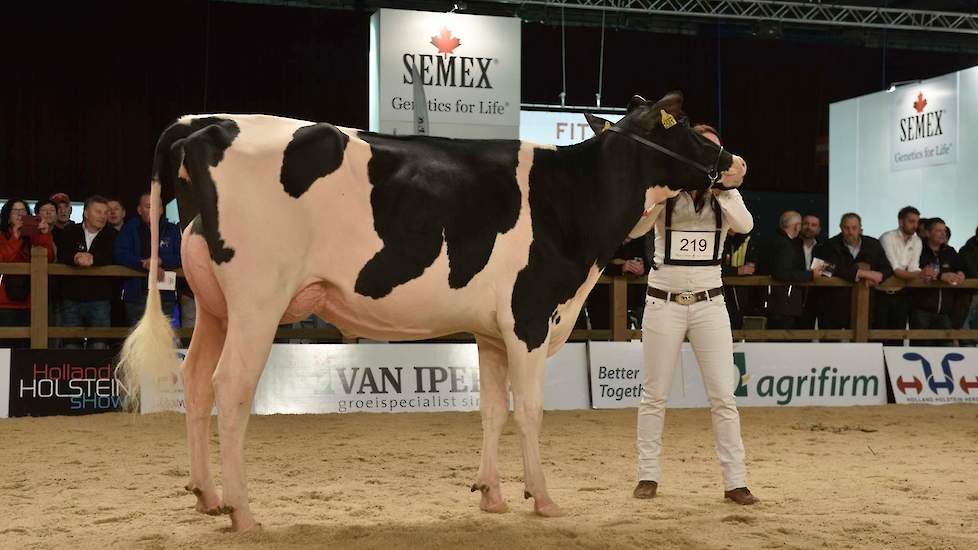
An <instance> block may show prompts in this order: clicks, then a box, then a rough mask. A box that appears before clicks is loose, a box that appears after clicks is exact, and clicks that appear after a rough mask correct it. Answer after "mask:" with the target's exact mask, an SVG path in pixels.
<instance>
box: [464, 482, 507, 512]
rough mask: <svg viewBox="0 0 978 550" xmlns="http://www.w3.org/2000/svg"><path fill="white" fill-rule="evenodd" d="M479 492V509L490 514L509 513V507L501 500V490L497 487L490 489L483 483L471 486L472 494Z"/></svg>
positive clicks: (490, 487)
mask: <svg viewBox="0 0 978 550" xmlns="http://www.w3.org/2000/svg"><path fill="white" fill-rule="evenodd" d="M476 491H480V492H481V493H482V498H481V499H480V500H479V509H480V510H482V511H483V512H489V513H491V514H502V513H505V512H508V511H509V506H507V505H506V501H505V500H503V495H502V490H501V489H500V488H499V486H496V487H492V486H489V485H486V484H483V483H475V484H473V485H472V492H473V493H474V492H476Z"/></svg>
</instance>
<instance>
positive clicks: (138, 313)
mask: <svg viewBox="0 0 978 550" xmlns="http://www.w3.org/2000/svg"><path fill="white" fill-rule="evenodd" d="M123 305H125V306H126V320H128V321H129V326H131V327H134V326H136V323H138V322H139V320H140V319H142V318H143V313H145V312H146V301H145V300H143V301H141V302H123ZM162 305H163V314H164V315H166V316H167V317H170V318H171V319H172V318H173V309H174V307H176V305H177V302H176V300H174V299H172V298H167V297H166V296H164V297H163V301H162Z"/></svg>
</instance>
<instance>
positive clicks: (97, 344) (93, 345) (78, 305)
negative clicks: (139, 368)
mask: <svg viewBox="0 0 978 550" xmlns="http://www.w3.org/2000/svg"><path fill="white" fill-rule="evenodd" d="M64 323H65V326H66V327H108V326H112V314H111V308H110V306H109V301H108V300H95V301H91V302H76V301H74V300H65V301H64ZM81 347H82V346H81V343H80V342H79V341H77V340H75V341H68V340H66V341H65V348H66V349H81ZM86 347H87V348H88V349H109V346H108V344H106V343H105V342H104V341H102V340H97V339H94V338H89V339H88V345H87V346H86Z"/></svg>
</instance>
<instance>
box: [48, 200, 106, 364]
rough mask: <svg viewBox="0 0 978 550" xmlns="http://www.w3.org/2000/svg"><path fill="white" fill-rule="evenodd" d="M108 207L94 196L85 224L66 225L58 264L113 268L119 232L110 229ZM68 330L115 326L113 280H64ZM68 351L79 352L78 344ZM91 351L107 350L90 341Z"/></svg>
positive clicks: (88, 203) (69, 345)
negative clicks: (116, 238)
mask: <svg viewBox="0 0 978 550" xmlns="http://www.w3.org/2000/svg"><path fill="white" fill-rule="evenodd" d="M108 208H109V207H108V204H107V201H106V199H105V198H104V197H100V196H98V195H93V196H91V197H89V198H88V200H86V201H85V210H84V212H83V214H82V216H83V219H84V221H82V223H79V224H72V225H66V226H65V227H64V229H63V230H62V234H61V241H60V242H58V243H57V248H58V262H60V263H63V264H65V265H70V266H75V267H83V268H86V267H93V266H101V265H111V264H112V248H113V245H114V244H115V237H116V235H117V233H118V232H117V231H116V230H115V229H113V228H112V227H108V226H107V225H106V222H107V219H108ZM61 295H62V297H63V298H64V324H65V326H66V327H83V326H89V327H107V326H110V324H111V314H110V309H109V307H110V306H109V302H110V301H111V300H112V280H111V279H109V278H108V277H64V279H63V280H62V282H61ZM65 347H66V348H74V349H78V348H80V347H81V344H79V343H78V342H66V344H65ZM88 348H89V349H106V348H108V345H107V344H106V343H105V342H103V341H100V340H95V339H89V342H88Z"/></svg>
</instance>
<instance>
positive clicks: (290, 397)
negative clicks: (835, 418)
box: [0, 342, 978, 418]
mask: <svg viewBox="0 0 978 550" xmlns="http://www.w3.org/2000/svg"><path fill="white" fill-rule="evenodd" d="M179 353H180V354H183V353H186V351H185V350H181V351H180V352H179ZM680 355H681V360H680V365H679V367H678V369H677V372H676V375H675V378H674V381H673V387H672V393H671V394H670V398H669V407H670V408H700V407H708V406H709V401H708V399H707V395H706V389H705V387H704V386H703V380H702V378H701V376H700V371H699V366H698V365H697V363H696V357H695V354H694V353H693V351H692V349H691V348H690V347H689V344H684V346H683V348H682V350H681V352H680ZM884 357H885V365H884ZM114 360H115V358H114V355H113V353H112V352H110V351H83V350H81V351H72V350H50V351H48V350H26V349H25V350H7V349H0V418H3V417H7V416H47V415H78V414H92V413H99V412H109V411H115V410H119V409H120V408H121V405H122V403H123V400H124V399H125V398H126V397H127V396H128V395H129V388H127V387H125V386H124V385H123V384H122V382H120V381H119V380H118V379H117V378H116V376H115V363H114ZM477 361H478V352H477V350H476V347H475V344H443V343H435V344H430V343H422V344H324V345H315V344H312V345H309V344H276V345H274V346H272V353H271V355H270V356H269V360H268V364H267V365H266V368H265V371H264V373H263V374H262V378H261V380H260V382H259V384H258V389H257V391H256V393H255V402H254V405H253V408H252V411H253V412H254V413H255V414H319V413H350V412H374V413H385V412H435V411H475V410H478V409H479V370H478V363H477ZM887 369H888V370H889V377H887V375H886V371H887ZM643 370H644V369H643V360H642V345H641V342H593V343H590V344H581V343H569V344H567V345H565V346H564V347H563V348H562V349H561V351H560V352H559V353H558V354H557V355H555V356H554V357H551V358H550V359H549V360H548V361H547V367H546V382H545V388H544V408H545V409H547V410H561V409H565V410H566V409H572V410H573V409H587V408H595V409H613V408H627V407H635V406H637V405H638V402H639V399H640V397H641V382H642V378H643V374H642V373H643ZM730 378H731V384H733V385H735V388H736V390H735V395H736V398H737V404H738V405H739V406H741V407H753V406H758V407H785V406H853V405H883V404H885V403H887V387H886V384H887V378H889V383H890V389H891V390H892V395H893V396H894V397H895V401H896V403H897V404H945V403H975V404H978V349H976V348H946V347H944V348H923V347H893V348H890V347H887V348H884V347H883V346H882V345H880V344H842V343H837V344H811V343H802V344H795V343H791V344H771V343H743V344H735V346H734V355H733V358H732V361H731V369H730ZM142 382H143V391H144V394H143V399H142V405H143V409H142V411H143V412H144V413H148V412H157V411H174V412H183V411H184V408H183V387H182V384H181V382H180V376H179V372H173V373H171V375H170V376H166V377H163V378H161V379H158V380H143V381H142Z"/></svg>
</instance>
